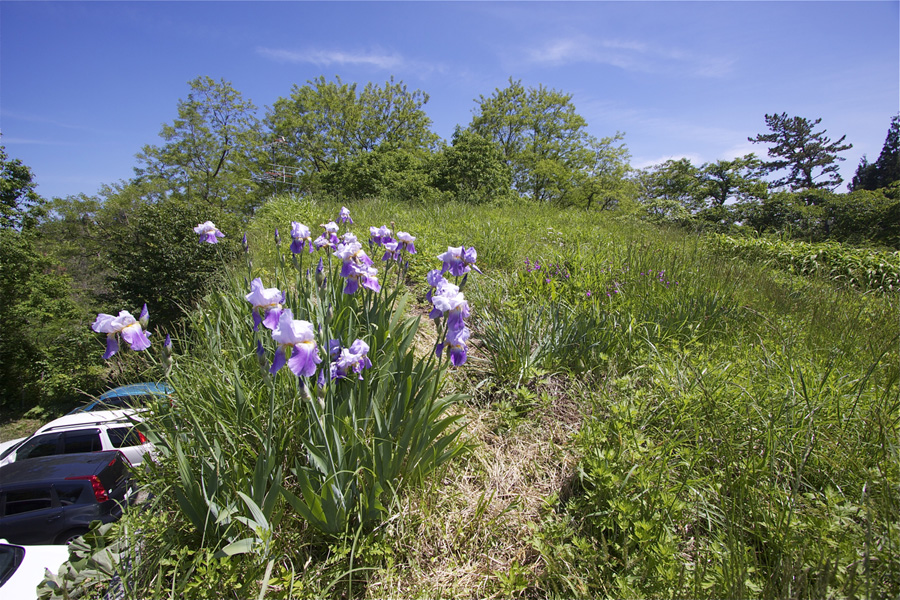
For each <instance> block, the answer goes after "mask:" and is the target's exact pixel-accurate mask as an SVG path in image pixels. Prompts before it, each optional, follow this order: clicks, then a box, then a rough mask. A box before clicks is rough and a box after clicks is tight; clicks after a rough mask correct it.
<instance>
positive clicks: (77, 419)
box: [35, 408, 143, 433]
mask: <svg viewBox="0 0 900 600" xmlns="http://www.w3.org/2000/svg"><path fill="white" fill-rule="evenodd" d="M137 413H138V411H136V410H134V409H128V408H126V409H119V410H98V411H93V412H80V413H75V414H74V415H66V416H64V417H60V418H58V419H54V420H52V421H50V422H49V423H47V424H46V425H43V426H41V427H39V428H38V429H37V431H35V433H44V432H47V431H50V430H52V429H63V428H69V427H81V426H85V425H106V424H111V423H131V422H134V421H143V419H141V417H140V416H138V414H137Z"/></svg>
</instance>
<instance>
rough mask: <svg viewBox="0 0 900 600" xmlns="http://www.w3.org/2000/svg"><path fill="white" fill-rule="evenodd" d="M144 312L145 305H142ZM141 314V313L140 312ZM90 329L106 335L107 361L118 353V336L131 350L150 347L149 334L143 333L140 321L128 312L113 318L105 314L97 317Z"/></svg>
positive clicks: (124, 311) (105, 357)
mask: <svg viewBox="0 0 900 600" xmlns="http://www.w3.org/2000/svg"><path fill="white" fill-rule="evenodd" d="M144 311H146V305H144ZM142 312H143V311H142ZM144 316H145V317H146V315H144ZM91 329H93V330H94V331H96V332H97V333H105V334H106V353H105V354H104V355H103V358H104V359H109V358H110V357H111V356H112V355H113V354H115V353H116V352H118V351H119V340H118V335H120V334H121V336H122V339H123V340H125V341H126V342H128V344H129V345H130V346H131V349H132V350H146V349H147V348H149V347H150V333H149V332H146V331H144V329H143V327H142V326H141V323H140V321H138V320H137V319H135V318H134V317H133V316H132V314H131V313H130V312H128V311H127V310H123V311H120V312H119V316H117V317H114V316H112V315H107V314H105V313H100V314H98V315H97V319H96V320H95V321H94V324H93V325H91Z"/></svg>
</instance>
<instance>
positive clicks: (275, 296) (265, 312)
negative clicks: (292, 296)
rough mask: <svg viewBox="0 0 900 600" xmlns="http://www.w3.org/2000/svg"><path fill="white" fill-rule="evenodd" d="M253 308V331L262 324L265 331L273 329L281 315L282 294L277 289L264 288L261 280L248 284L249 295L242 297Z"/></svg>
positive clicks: (257, 279)
mask: <svg viewBox="0 0 900 600" xmlns="http://www.w3.org/2000/svg"><path fill="white" fill-rule="evenodd" d="M244 298H246V300H247V302H249V303H250V304H251V305H252V307H253V331H257V330H259V324H260V323H262V324H263V325H265V326H266V328H267V329H275V327H276V326H277V325H278V318H279V316H280V315H281V309H282V304H283V303H284V294H282V293H281V291H280V290H279V289H278V288H264V287H263V284H262V279H260V278H259V277H257V278H256V279H254V280H253V281H251V282H250V293H249V294H247V295H246V296H244Z"/></svg>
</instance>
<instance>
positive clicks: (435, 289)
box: [425, 269, 449, 318]
mask: <svg viewBox="0 0 900 600" xmlns="http://www.w3.org/2000/svg"><path fill="white" fill-rule="evenodd" d="M425 279H426V280H427V281H428V285H430V286H431V288H432V289H430V290H428V294H426V296H425V298H426V299H427V300H428V301H429V302H431V299H432V297H433V296H434V294H440V293H441V288H442V287H443V286H444V285H445V284H447V283H449V281H447V280H446V279H444V274H443V273H442V272H441V270H440V269H432V270H431V271H428V274H427V275H426V276H425ZM432 318H437V317H432Z"/></svg>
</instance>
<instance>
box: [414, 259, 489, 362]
mask: <svg viewBox="0 0 900 600" xmlns="http://www.w3.org/2000/svg"><path fill="white" fill-rule="evenodd" d="M438 258H439V259H440V260H441V262H442V264H441V268H440V269H434V270H432V271H429V272H428V276H427V277H428V285H430V286H431V290H430V291H429V292H428V298H429V300H430V301H431V303H432V305H434V309H433V310H432V311H431V313H430V314H429V315H428V316H429V317H430V318H432V319H440V318H442V317H444V318H446V319H447V329H446V331H447V333H446V336H445V337H444V340H443V341H442V342H440V343H438V344H437V346H436V348H435V353H436V354H437V356H438V358H440V357H441V355H442V353H443V351H444V349H448V351H449V353H450V363H451V364H452V365H453V366H455V367H458V366H460V365H462V364H465V362H466V358H467V345H466V342H468V340H469V336H470V335H471V332H470V331H469V328H468V327H466V324H465V321H464V319H467V318H468V317H469V303H468V302H466V298H465V296H464V295H463V293H462V291H461V287H462V286H463V285H465V281H466V278H467V277H468V276H469V271H471V270H472V269H474V270H475V271H476V272H477V273H481V270H480V269H479V268H478V267H477V266H476V265H475V261H476V259H477V258H478V253H477V252H475V248H466V247H465V246H459V247H456V248H454V247H452V246H451V247H449V248H447V251H446V252H444V253H443V254H441V255H439V256H438ZM446 273H449V274H450V275H452V276H454V277H456V278H457V281H459V278H460V277H462V282H460V284H459V285H457V284H455V283H452V282H450V281H449V280H447V279H446V278H445V277H444V275H445V274H446Z"/></svg>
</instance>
